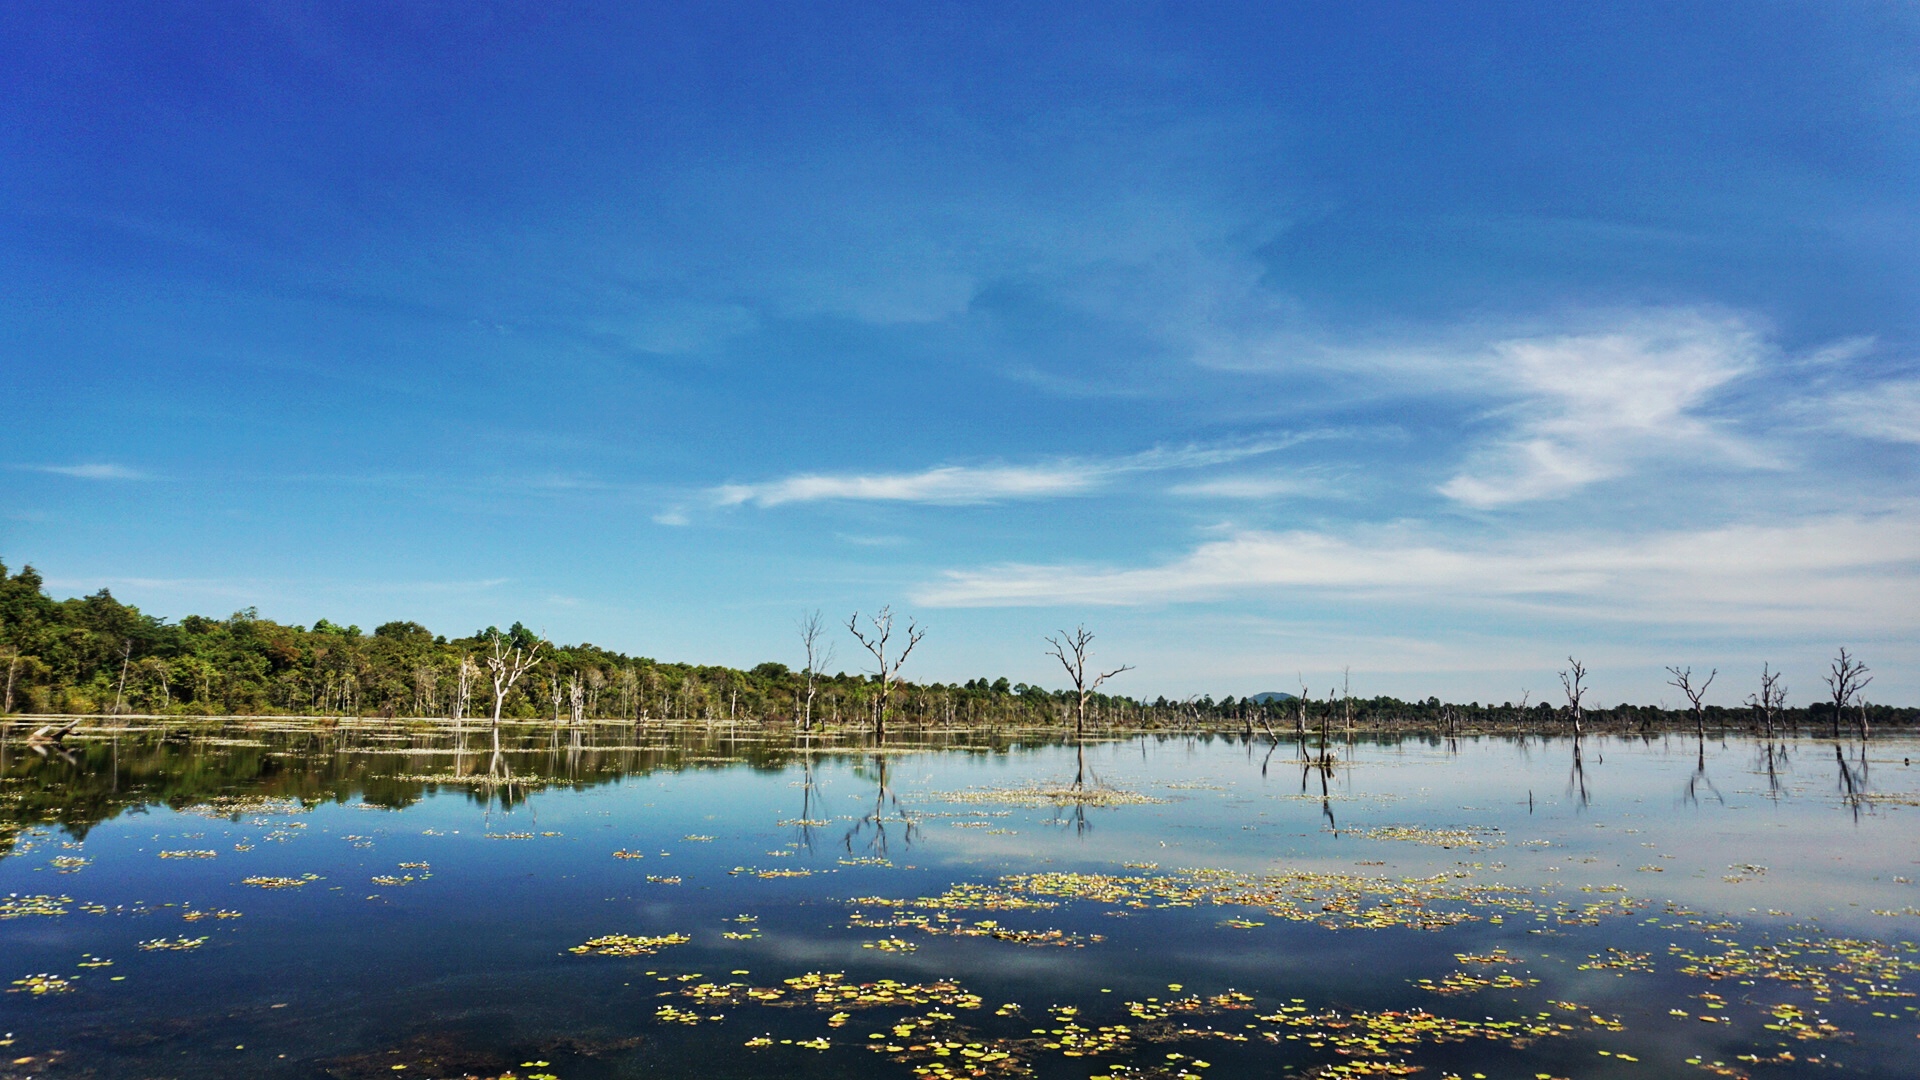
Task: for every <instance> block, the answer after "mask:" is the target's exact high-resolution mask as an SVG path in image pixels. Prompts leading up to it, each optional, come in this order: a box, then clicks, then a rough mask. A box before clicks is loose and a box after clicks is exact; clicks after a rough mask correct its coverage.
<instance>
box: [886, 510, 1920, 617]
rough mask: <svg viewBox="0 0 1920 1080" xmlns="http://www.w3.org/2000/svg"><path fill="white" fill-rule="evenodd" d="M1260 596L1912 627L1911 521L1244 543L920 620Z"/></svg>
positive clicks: (946, 578)
mask: <svg viewBox="0 0 1920 1080" xmlns="http://www.w3.org/2000/svg"><path fill="white" fill-rule="evenodd" d="M1249 592H1264V593H1267V594H1287V593H1293V594H1296V595H1316V596H1321V597H1336V598H1338V597H1344V598H1350V599H1355V600H1364V601H1368V602H1387V603H1416V604H1417V603H1430V602H1445V603H1448V604H1460V603H1466V604H1480V605H1499V606H1504V607H1508V608H1528V609H1534V610H1538V611H1544V612H1549V613H1558V614H1568V615H1576V614H1577V615H1578V616H1580V617H1583V618H1588V619H1602V620H1644V621H1648V622H1652V623H1665V624H1701V623H1705V624H1716V625H1721V626H1727V627H1736V628H1738V627H1752V626H1757V625H1761V624H1767V625H1771V626H1774V627H1780V626H1788V625H1791V626H1798V627H1800V628H1803V629H1812V628H1815V627H1828V626H1832V627H1837V628H1844V629H1848V630H1852V631H1859V630H1867V629H1890V628H1891V629H1903V630H1911V629H1914V628H1916V627H1920V614H1916V613H1917V612H1920V516H1916V515H1915V514H1913V513H1904V514H1901V515H1899V516H1888V517H1881V518H1861V517H1832V518H1824V519H1819V520H1806V521H1799V522H1794V523H1790V524H1777V525H1775V524H1745V525H1729V526H1725V527H1721V528H1713V529H1701V530H1693V531H1676V532H1667V533H1659V534H1653V535H1649V536H1644V537H1640V538H1635V539H1624V540H1613V541H1606V540H1594V539H1591V538H1588V537H1584V536H1580V535H1533V536H1529V537H1526V538H1523V539H1520V540H1516V541H1510V542H1506V543H1503V544H1494V545H1489V544H1484V543H1482V544H1466V543H1459V542H1447V541H1444V540H1440V539H1435V538H1430V537H1423V536H1419V535H1414V534H1410V533H1408V532H1407V531H1405V530H1380V531H1374V532H1371V533H1358V534H1355V535H1353V536H1336V535H1332V534H1329V533H1324V532H1307V531H1299V532H1262V531H1241V532H1236V533H1233V534H1231V535H1229V536H1227V537H1225V538H1224V539H1219V540H1213V541H1209V542H1206V543H1203V544H1200V545H1199V546H1197V547H1196V548H1194V549H1193V550H1192V551H1191V552H1189V553H1188V554H1187V555H1185V556H1182V557H1180V558H1178V559H1174V560H1172V561H1170V562H1166V563H1163V564H1161V565H1158V566H1152V567H1145V568H1137V569H1107V568H1099V567H1085V566H1070V565H1024V564H1011V565H1003V566H995V567H988V568H985V569H981V570H965V571H950V572H948V573H947V574H945V575H943V577H942V578H941V579H940V580H939V581H937V582H934V583H932V584H929V585H927V586H925V587H923V588H922V589H920V590H918V592H917V593H916V594H915V595H914V597H913V600H914V602H915V603H917V604H921V605H923V606H928V607H1021V606H1052V605H1074V604H1104V605H1136V604H1152V603H1169V602H1188V601H1209V600H1218V599H1220V598H1224V597H1231V596H1244V595H1247V594H1248V593H1249Z"/></svg>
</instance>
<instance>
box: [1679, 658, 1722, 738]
mask: <svg viewBox="0 0 1920 1080" xmlns="http://www.w3.org/2000/svg"><path fill="white" fill-rule="evenodd" d="M1667 672H1668V673H1669V674H1671V675H1672V676H1673V678H1671V679H1668V680H1667V685H1668V686H1671V687H1674V688H1675V689H1677V690H1679V691H1680V692H1681V693H1682V694H1685V695H1686V696H1687V701H1689V702H1691V703H1692V705H1693V733H1694V735H1696V736H1697V737H1698V738H1699V739H1700V741H1702V742H1705V741H1706V738H1707V721H1706V717H1705V715H1704V714H1703V713H1702V712H1701V710H1700V702H1701V701H1702V700H1703V699H1704V698H1706V696H1707V687H1709V686H1712V685H1713V677H1714V676H1715V675H1718V674H1720V669H1719V668H1714V669H1713V670H1712V671H1709V672H1707V681H1706V682H1703V683H1701V684H1700V685H1699V686H1697V687H1696V686H1694V685H1693V669H1692V668H1690V667H1688V668H1677V667H1671V666H1670V667H1668V668H1667Z"/></svg>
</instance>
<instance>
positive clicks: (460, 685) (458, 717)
mask: <svg viewBox="0 0 1920 1080" xmlns="http://www.w3.org/2000/svg"><path fill="white" fill-rule="evenodd" d="M478 674H480V668H479V666H478V665H476V664H475V663H474V662H473V657H472V656H471V655H468V654H462V655H461V657H460V666H459V668H458V669H456V671H455V675H454V688H453V726H454V728H455V730H458V729H459V727H460V722H461V721H462V720H464V719H466V716H467V709H468V708H469V707H470V706H472V704H473V679H474V676H476V675H478Z"/></svg>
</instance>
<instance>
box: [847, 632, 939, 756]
mask: <svg viewBox="0 0 1920 1080" xmlns="http://www.w3.org/2000/svg"><path fill="white" fill-rule="evenodd" d="M867 622H868V624H869V625H870V629H869V630H868V631H867V632H865V633H863V632H861V630H860V613H859V612H857V611H856V612H854V613H853V614H852V615H850V616H848V617H847V631H848V632H849V633H851V634H852V635H853V636H854V640H856V641H858V642H860V644H861V646H862V647H863V648H865V649H866V650H867V651H868V652H870V653H872V654H873V661H874V666H875V667H876V668H877V669H878V670H876V671H875V672H873V674H874V675H876V676H878V677H879V679H880V696H879V699H878V700H877V701H876V702H875V703H874V712H873V737H874V738H875V739H884V738H886V737H887V704H888V702H889V701H891V700H892V698H893V684H894V682H895V681H897V680H898V679H899V677H900V666H901V665H902V664H905V663H906V662H907V657H908V656H910V655H912V653H913V647H914V646H915V645H918V644H920V639H921V638H923V637H926V636H927V632H926V631H925V630H922V629H921V628H920V626H919V624H917V623H915V622H914V621H913V620H912V619H908V620H907V641H906V644H905V645H903V646H902V647H901V649H900V652H899V653H898V655H896V656H894V657H893V658H892V659H891V660H889V659H888V657H887V642H888V641H889V640H890V639H891V638H892V637H893V608H892V606H891V605H889V606H885V607H882V608H881V609H880V610H879V611H877V612H875V613H874V614H873V615H872V616H870V617H869V618H868V619H867Z"/></svg>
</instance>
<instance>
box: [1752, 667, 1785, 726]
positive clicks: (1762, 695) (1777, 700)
mask: <svg viewBox="0 0 1920 1080" xmlns="http://www.w3.org/2000/svg"><path fill="white" fill-rule="evenodd" d="M1770 667H1771V665H1768V664H1761V665H1760V692H1759V693H1758V694H1748V695H1747V704H1748V705H1749V706H1752V708H1753V710H1754V711H1755V712H1757V713H1759V714H1760V724H1761V728H1762V730H1764V731H1765V732H1766V734H1767V739H1768V740H1769V741H1771V740H1772V739H1773V718H1774V717H1776V716H1778V715H1780V711H1781V710H1782V709H1784V708H1786V707H1787V688H1786V687H1785V686H1782V685H1781V684H1780V673H1779V672H1777V671H1772V670H1769V669H1770Z"/></svg>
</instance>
